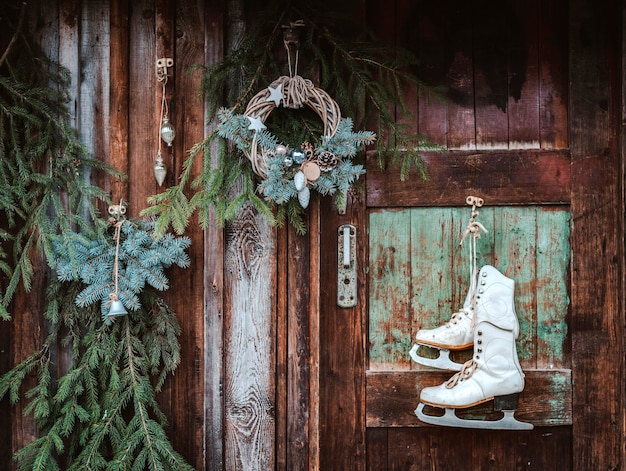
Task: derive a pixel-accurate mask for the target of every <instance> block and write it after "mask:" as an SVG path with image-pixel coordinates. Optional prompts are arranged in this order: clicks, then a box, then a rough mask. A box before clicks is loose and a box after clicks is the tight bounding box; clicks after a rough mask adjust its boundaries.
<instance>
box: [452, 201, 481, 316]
mask: <svg viewBox="0 0 626 471" xmlns="http://www.w3.org/2000/svg"><path fill="white" fill-rule="evenodd" d="M465 202H466V203H467V204H470V205H472V213H471V216H470V219H469V223H468V224H467V228H466V229H465V231H464V232H463V236H462V237H461V242H459V245H460V246H462V245H463V242H464V241H465V239H466V238H468V237H469V241H470V243H469V244H468V247H469V250H468V251H469V257H468V258H469V276H470V293H471V296H470V305H471V307H472V310H474V309H475V308H476V288H477V286H476V284H477V282H478V280H477V279H476V278H477V274H478V251H477V249H476V241H478V239H480V232H481V231H483V232H485V233H487V229H485V226H483V225H482V224H481V223H480V222H478V221H476V218H477V217H478V214H479V213H478V211H477V210H476V208H480V207H481V206H482V205H483V203H484V201H483V199H482V198H477V197H475V196H468V197H467V198H466V200H465ZM474 319H476V316H474V317H473V319H472V327H473V326H474Z"/></svg>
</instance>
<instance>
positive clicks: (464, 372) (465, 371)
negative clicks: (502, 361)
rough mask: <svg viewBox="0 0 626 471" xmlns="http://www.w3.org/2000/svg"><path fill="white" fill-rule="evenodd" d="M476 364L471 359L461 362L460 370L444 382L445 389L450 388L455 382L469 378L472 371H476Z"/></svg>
mask: <svg viewBox="0 0 626 471" xmlns="http://www.w3.org/2000/svg"><path fill="white" fill-rule="evenodd" d="M476 366H477V365H476V362H475V361H474V360H473V359H472V360H468V361H466V362H465V363H464V364H463V367H462V368H461V371H459V372H458V373H456V374H455V375H454V376H452V378H450V379H449V380H448V381H446V382H445V383H444V384H445V386H446V389H452V388H453V387H455V386H456V385H457V384H459V382H461V381H464V380H466V379H469V378H471V376H472V375H473V374H474V371H476Z"/></svg>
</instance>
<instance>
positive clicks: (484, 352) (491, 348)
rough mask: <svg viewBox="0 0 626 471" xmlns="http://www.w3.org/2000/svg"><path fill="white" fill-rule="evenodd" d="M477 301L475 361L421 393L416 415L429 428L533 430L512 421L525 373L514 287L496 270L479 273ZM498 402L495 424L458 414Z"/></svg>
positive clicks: (522, 387) (511, 282)
mask: <svg viewBox="0 0 626 471" xmlns="http://www.w3.org/2000/svg"><path fill="white" fill-rule="evenodd" d="M478 279H479V285H478V286H479V288H478V292H477V296H476V301H477V303H476V313H475V324H476V325H475V327H474V332H473V338H474V356H473V358H472V359H471V360H469V361H468V362H466V363H465V364H464V365H463V368H462V369H461V371H459V372H458V373H456V374H455V375H454V376H452V378H450V379H449V380H448V381H446V382H445V383H443V384H441V385H439V386H435V387H428V388H424V389H422V391H421V393H420V404H419V405H418V407H417V409H416V411H415V413H416V415H417V417H418V418H419V419H420V420H421V421H423V422H426V423H430V424H435V425H446V426H452V427H465V428H487V429H515V430H525V429H532V428H533V426H532V424H528V423H524V422H520V421H518V420H516V419H515V418H514V417H513V413H514V410H515V409H516V408H517V398H518V396H519V393H520V392H522V390H523V389H524V374H523V372H522V369H521V367H520V364H519V360H518V357H517V350H516V348H515V339H516V338H517V335H518V333H519V324H518V321H517V315H516V314H515V309H514V306H513V290H514V282H513V280H511V279H510V278H507V277H505V276H504V275H502V274H501V273H500V272H498V271H497V270H496V269H495V268H494V267H492V266H485V267H483V268H482V269H481V271H480V274H479V278H478ZM491 400H494V408H495V410H498V411H503V412H504V416H503V418H501V419H499V420H495V421H483V420H469V419H461V418H459V417H458V416H457V415H456V414H455V413H454V410H455V409H463V408H468V407H472V406H475V405H478V404H482V403H484V402H487V401H491ZM424 405H430V406H434V407H440V408H444V409H445V413H444V415H443V416H433V415H427V414H425V413H424Z"/></svg>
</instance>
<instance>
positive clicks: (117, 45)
mask: <svg viewBox="0 0 626 471" xmlns="http://www.w3.org/2000/svg"><path fill="white" fill-rule="evenodd" d="M129 10H130V8H129V4H128V2H126V1H125V0H111V11H110V20H109V21H110V24H109V32H110V36H111V38H110V47H109V62H110V63H109V72H110V73H109V164H110V165H112V166H113V167H115V168H116V169H118V170H120V171H122V172H124V173H127V172H128V166H129V159H128V137H129V129H130V122H129V116H128V101H129V96H128V89H129V76H128V69H129V63H128V60H129V57H128V50H129V47H130V46H129V27H128V26H129V25H128V21H129V14H130V12H129ZM107 183H108V184H109V185H110V188H111V200H112V201H114V202H119V201H120V200H123V201H128V183H126V182H122V181H119V180H114V181H111V182H107Z"/></svg>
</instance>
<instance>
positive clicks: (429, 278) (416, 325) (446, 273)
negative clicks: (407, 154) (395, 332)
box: [398, 208, 458, 369]
mask: <svg viewBox="0 0 626 471" xmlns="http://www.w3.org/2000/svg"><path fill="white" fill-rule="evenodd" d="M406 212H407V213H408V214H409V215H410V216H409V217H410V224H411V228H410V231H411V235H410V248H411V254H410V257H411V258H410V260H411V268H410V274H409V278H408V279H406V278H405V280H404V283H405V284H406V283H407V281H408V282H409V283H410V290H411V298H410V302H411V314H412V318H413V322H412V323H410V324H409V322H407V321H406V320H403V324H404V325H407V326H408V325H411V339H410V342H409V347H410V346H411V345H412V342H413V339H414V338H415V334H416V333H417V331H418V330H419V329H421V328H426V329H430V328H433V327H437V326H439V325H440V324H441V323H442V322H445V321H447V320H449V319H450V315H451V314H452V312H454V310H453V309H454V308H451V305H452V277H451V276H450V268H451V266H452V261H451V258H452V253H453V251H454V249H455V248H456V245H457V243H458V241H456V240H454V241H453V238H452V233H453V232H456V231H454V230H453V229H452V226H453V220H452V209H450V208H420V209H414V210H410V211H406ZM454 239H456V237H454ZM454 253H455V251H454ZM398 328H399V329H402V325H400V326H399V327H398ZM404 329H406V327H405V328H404ZM422 350H426V352H425V353H427V352H428V349H426V348H422ZM403 353H404V359H405V361H408V352H406V351H405V352H403ZM432 353H436V352H432ZM420 354H421V353H420ZM413 367H414V368H418V369H424V367H423V366H420V365H415V364H414V365H413Z"/></svg>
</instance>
